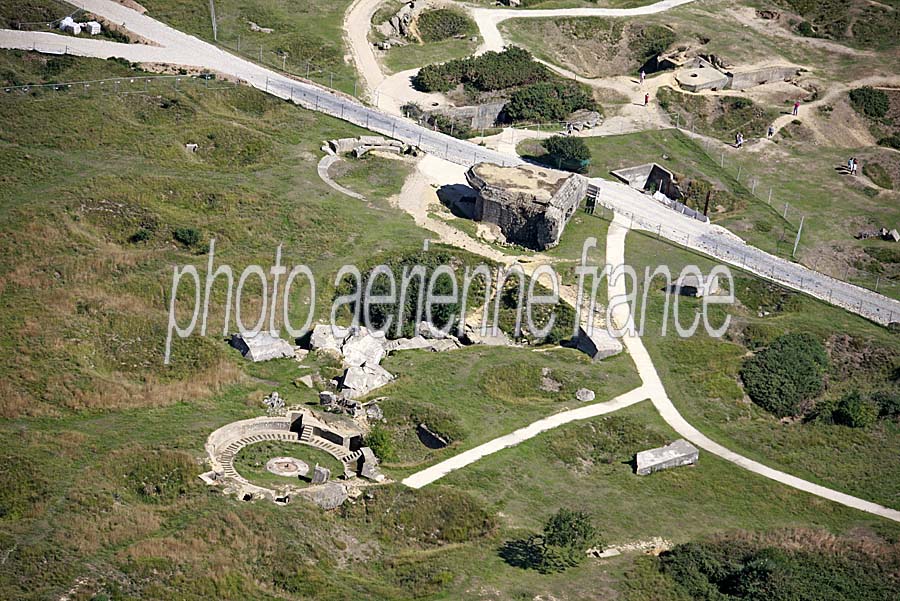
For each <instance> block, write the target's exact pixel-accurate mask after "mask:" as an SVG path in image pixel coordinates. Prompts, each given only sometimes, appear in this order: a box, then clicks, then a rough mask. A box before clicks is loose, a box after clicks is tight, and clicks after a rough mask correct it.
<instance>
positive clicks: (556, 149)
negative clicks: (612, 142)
mask: <svg viewBox="0 0 900 601" xmlns="http://www.w3.org/2000/svg"><path fill="white" fill-rule="evenodd" d="M541 145H542V146H543V147H544V150H546V151H547V154H549V155H550V159H551V163H552V164H553V165H556V166H557V167H559V168H562V169H569V170H570V171H583V170H584V168H585V167H586V166H587V164H588V163H589V162H590V160H591V150H590V148H588V146H587V144H585V142H584V140H583V139H581V138H573V137H570V136H552V137H550V138H547V139H546V140H544V141H543V142H541Z"/></svg>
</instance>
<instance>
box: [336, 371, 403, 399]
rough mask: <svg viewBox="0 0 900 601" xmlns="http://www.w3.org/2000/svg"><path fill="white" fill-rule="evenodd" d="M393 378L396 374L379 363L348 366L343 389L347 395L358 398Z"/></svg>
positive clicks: (350, 397) (342, 385)
mask: <svg viewBox="0 0 900 601" xmlns="http://www.w3.org/2000/svg"><path fill="white" fill-rule="evenodd" d="M393 379H394V375H393V374H391V373H390V372H388V371H387V370H386V369H384V368H383V367H381V366H379V365H363V366H360V367H348V368H347V371H345V372H344V378H343V381H342V382H341V389H342V391H343V393H344V396H345V397H347V398H349V399H358V398H361V397H364V396H366V395H367V394H369V393H370V392H372V391H373V390H375V389H376V388H379V387H381V386H384V385H385V384H387V383H388V382H390V381H391V380H393Z"/></svg>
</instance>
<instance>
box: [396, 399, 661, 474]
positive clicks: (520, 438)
mask: <svg viewBox="0 0 900 601" xmlns="http://www.w3.org/2000/svg"><path fill="white" fill-rule="evenodd" d="M648 397H649V394H648V391H647V390H645V389H644V388H643V387H639V388H635V389H634V390H632V391H630V392H626V393H625V394H622V395H619V396H617V397H616V398H614V399H612V400H610V401H606V402H605V403H594V404H593V405H587V406H585V407H579V408H578V409H571V410H569V411H561V412H560V413H557V414H555V415H551V416H550V417H545V418H543V419H539V420H537V421H536V422H533V423H532V424H530V425H528V426H525V427H524V428H519V429H518V430H516V431H515V432H512V433H510V434H507V435H505V436H501V437H499V438H495V439H494V440H491V441H489V442H486V443H484V444H482V445H479V446H477V447H475V448H474V449H469V450H468V451H463V452H462V453H460V454H458V455H454V456H453V457H451V458H450V459H447V460H445V461H441V462H440V463H438V464H435V465H433V466H431V467H429V468H426V469H424V470H422V471H421V472H416V473H415V474H413V475H411V476H409V477H407V478H406V479H404V480H403V484H405V485H406V486H409V487H411V488H422V487H423V486H426V485H428V484H431V483H432V482H434V481H435V480H439V479H440V478H443V477H444V476H446V475H447V474H449V473H450V472H452V471H454V470H458V469H460V468H462V467H465V466H467V465H470V464H472V463H475V462H476V461H478V460H479V459H481V458H482V457H485V456H487V455H491V454H493V453H496V452H497V451H501V450H503V449H506V448H509V447H513V446H515V445H517V444H519V443H520V442H524V441H526V440H528V439H529V438H534V437H535V436H537V435H538V434H540V433H541V432H546V431H547V430H551V429H553V428H558V427H559V426H562V425H564V424H568V423H571V422H574V421H578V420H583V419H590V418H592V417H597V416H599V415H604V414H607V413H612V412H613V411H618V410H619V409H624V408H625V407H630V406H631V405H634V404H635V403H639V402H641V401H643V400H645V399H647V398H648Z"/></svg>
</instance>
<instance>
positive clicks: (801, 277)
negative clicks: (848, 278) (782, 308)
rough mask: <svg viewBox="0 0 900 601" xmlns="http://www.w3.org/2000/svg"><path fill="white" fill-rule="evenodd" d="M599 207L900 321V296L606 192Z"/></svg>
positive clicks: (878, 317) (851, 307)
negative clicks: (654, 217) (626, 206)
mask: <svg viewBox="0 0 900 601" xmlns="http://www.w3.org/2000/svg"><path fill="white" fill-rule="evenodd" d="M595 206H596V209H599V216H600V217H601V218H603V219H607V220H610V221H612V219H613V217H614V215H615V214H620V215H622V216H623V217H624V218H625V219H626V220H628V224H629V227H630V228H631V229H633V230H636V231H638V230H643V231H644V232H646V235H650V236H655V237H656V238H657V239H660V238H664V239H665V240H667V241H668V242H675V243H676V244H679V245H681V246H683V247H684V248H686V249H689V250H692V251H699V252H701V253H703V254H704V255H707V256H710V257H713V258H716V259H719V260H720V261H723V262H724V263H727V264H729V265H732V266H735V267H738V268H740V269H743V270H744V271H748V272H750V273H754V274H756V275H759V276H762V277H764V278H766V279H769V280H771V281H773V282H776V283H779V284H782V285H784V286H786V287H788V288H792V289H795V290H799V291H802V292H805V293H806V294H809V295H810V296H813V297H815V298H818V299H821V300H823V301H826V302H828V303H831V304H833V305H836V306H838V307H842V308H844V309H846V310H848V311H850V312H852V313H856V314H857V315H861V316H863V317H865V318H867V319H870V320H872V321H874V322H876V323H880V324H882V325H888V324H891V323H895V322H900V301H897V300H894V299H892V298H888V297H885V296H883V295H881V294H877V293H875V292H873V291H870V290H867V289H865V288H862V287H859V286H857V285H854V284H851V283H848V282H844V281H841V280H839V279H836V278H833V277H831V276H828V275H825V274H823V273H819V272H817V271H813V270H811V269H808V268H806V267H803V266H802V265H800V264H798V263H792V262H790V261H786V260H784V259H781V258H779V257H776V256H774V255H771V254H769V253H766V252H764V251H762V250H760V249H758V248H756V247H754V246H750V245H748V244H745V243H743V242H741V241H740V240H737V239H731V238H729V237H726V236H722V235H717V234H713V233H697V232H693V233H692V232H689V231H687V230H686V229H681V228H679V227H677V225H673V223H677V220H675V219H672V220H671V221H670V222H667V223H660V222H654V221H650V220H648V219H646V218H645V217H643V216H641V215H638V214H636V213H633V212H630V211H627V210H623V209H622V208H621V207H617V206H615V205H613V204H612V203H610V202H608V201H605V200H604V199H603V198H602V192H601V195H600V196H598V197H597V198H596V200H595ZM596 209H595V214H597V213H596ZM673 216H674V215H673Z"/></svg>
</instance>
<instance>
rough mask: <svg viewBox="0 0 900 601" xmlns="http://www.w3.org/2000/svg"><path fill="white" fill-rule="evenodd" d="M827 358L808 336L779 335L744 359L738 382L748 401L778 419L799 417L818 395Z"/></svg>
mask: <svg viewBox="0 0 900 601" xmlns="http://www.w3.org/2000/svg"><path fill="white" fill-rule="evenodd" d="M827 364H828V356H827V355H826V354H825V349H824V347H823V346H822V344H821V343H820V342H819V341H818V340H816V339H815V338H813V337H812V336H811V335H809V334H787V335H785V336H781V337H779V338H777V339H775V341H774V342H773V343H772V344H771V345H770V346H769V347H768V348H766V349H764V350H763V351H760V352H759V353H757V354H756V355H755V356H753V357H751V358H749V359H747V360H746V361H745V362H744V365H743V368H742V369H741V379H742V380H743V381H744V387H745V389H746V390H747V394H748V395H749V396H750V399H751V400H752V401H753V402H754V403H756V404H757V405H759V406H760V407H762V408H763V409H765V410H766V411H769V412H770V413H773V414H774V415H776V416H778V417H787V416H791V415H798V414H799V413H801V411H802V409H803V404H804V403H805V402H807V401H810V400H811V399H813V398H814V397H815V396H816V395H818V394H819V393H820V392H821V390H822V386H823V384H824V382H823V376H824V373H825V368H826V366H827Z"/></svg>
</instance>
